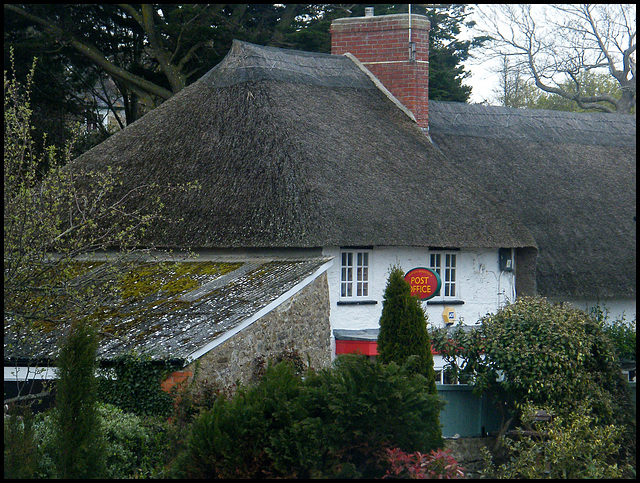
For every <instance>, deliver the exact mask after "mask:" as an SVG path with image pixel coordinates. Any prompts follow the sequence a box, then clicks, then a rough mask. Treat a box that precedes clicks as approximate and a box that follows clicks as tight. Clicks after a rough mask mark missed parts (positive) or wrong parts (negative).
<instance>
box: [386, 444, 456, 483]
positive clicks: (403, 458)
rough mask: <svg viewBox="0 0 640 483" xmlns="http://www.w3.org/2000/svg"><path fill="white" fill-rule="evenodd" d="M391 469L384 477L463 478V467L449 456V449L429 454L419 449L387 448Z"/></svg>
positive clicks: (420, 478) (432, 451)
mask: <svg viewBox="0 0 640 483" xmlns="http://www.w3.org/2000/svg"><path fill="white" fill-rule="evenodd" d="M387 458H388V460H389V464H390V466H391V469H389V470H387V474H386V475H384V478H403V479H411V480H425V479H429V480H435V479H446V480H453V479H459V478H464V468H461V467H459V466H458V462H457V461H456V460H455V458H454V457H453V456H451V450H448V449H447V450H442V449H439V450H431V452H430V453H429V454H423V453H421V452H419V451H416V452H415V453H406V452H404V451H402V450H401V449H400V448H391V449H388V450H387Z"/></svg>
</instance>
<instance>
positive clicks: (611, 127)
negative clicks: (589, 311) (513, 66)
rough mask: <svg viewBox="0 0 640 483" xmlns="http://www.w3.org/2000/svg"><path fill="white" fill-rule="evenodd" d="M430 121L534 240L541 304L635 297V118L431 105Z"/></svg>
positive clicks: (449, 151)
mask: <svg viewBox="0 0 640 483" xmlns="http://www.w3.org/2000/svg"><path fill="white" fill-rule="evenodd" d="M429 121H430V135H431V138H432V139H433V141H434V142H435V144H436V145H437V146H438V148H439V149H441V150H442V152H443V153H444V154H445V155H446V156H447V157H448V158H450V159H452V160H456V161H457V162H458V163H459V166H460V167H462V168H463V169H464V170H465V171H466V172H467V173H468V174H469V175H470V176H471V177H473V178H474V179H475V180H477V181H478V182H479V183H481V184H482V185H483V186H484V187H485V188H487V189H488V190H489V191H490V192H491V193H493V194H494V196H496V198H498V199H499V200H500V204H501V206H503V207H505V208H507V209H508V210H510V211H511V212H513V213H514V214H515V215H516V216H517V217H518V219H520V220H521V221H522V222H523V223H524V224H525V225H526V226H527V227H528V228H529V230H530V231H531V233H532V234H533V235H534V237H535V239H536V242H537V243H538V248H539V257H538V265H537V287H538V292H539V293H540V294H541V295H545V296H586V297H611V296H624V297H630V296H631V297H635V291H636V221H635V216H636V121H635V117H634V116H625V115H611V114H585V113H569V112H558V111H547V110H525V109H511V108H504V107H492V106H480V105H468V104H460V103H454V102H431V103H430V105H429Z"/></svg>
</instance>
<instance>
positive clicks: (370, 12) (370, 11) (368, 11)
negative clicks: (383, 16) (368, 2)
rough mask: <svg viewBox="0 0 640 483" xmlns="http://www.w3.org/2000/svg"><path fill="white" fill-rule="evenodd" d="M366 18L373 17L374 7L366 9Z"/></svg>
mask: <svg viewBox="0 0 640 483" xmlns="http://www.w3.org/2000/svg"><path fill="white" fill-rule="evenodd" d="M364 16H365V17H373V7H364Z"/></svg>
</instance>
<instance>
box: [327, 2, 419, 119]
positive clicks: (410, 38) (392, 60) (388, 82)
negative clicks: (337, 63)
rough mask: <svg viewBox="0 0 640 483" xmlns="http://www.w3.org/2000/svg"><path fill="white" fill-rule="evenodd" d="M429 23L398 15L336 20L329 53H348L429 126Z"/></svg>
mask: <svg viewBox="0 0 640 483" xmlns="http://www.w3.org/2000/svg"><path fill="white" fill-rule="evenodd" d="M430 27H431V26H430V24H429V20H428V19H427V18H426V17H425V16H423V15H411V14H406V13H405V14H397V15H381V16H379V17H376V16H365V17H353V18H339V19H336V20H334V21H333V23H332V24H331V53H332V54H338V55H340V54H345V53H347V52H350V53H351V54H353V55H354V56H355V57H356V58H357V59H358V60H359V61H360V62H362V64H363V65H364V66H365V67H366V68H367V69H369V70H370V71H371V72H372V73H373V74H374V75H375V76H376V77H377V78H378V79H379V80H380V82H382V84H383V85H384V86H385V87H386V88H387V89H388V90H389V91H390V92H391V93H392V94H393V95H394V96H395V97H396V98H397V99H398V100H399V101H400V102H401V103H402V104H404V106H405V107H406V108H407V109H409V110H410V111H411V112H412V113H413V115H414V116H415V118H416V121H417V122H418V125H419V126H420V127H421V128H422V129H424V130H428V126H429V29H430Z"/></svg>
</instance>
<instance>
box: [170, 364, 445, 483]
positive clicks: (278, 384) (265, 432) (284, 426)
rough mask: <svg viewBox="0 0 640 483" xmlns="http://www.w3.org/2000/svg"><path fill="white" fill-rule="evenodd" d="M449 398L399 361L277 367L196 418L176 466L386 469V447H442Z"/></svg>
mask: <svg viewBox="0 0 640 483" xmlns="http://www.w3.org/2000/svg"><path fill="white" fill-rule="evenodd" d="M441 408H442V403H441V402H440V400H439V399H438V397H437V396H433V395H430V394H428V392H427V381H426V380H425V378H424V377H422V376H421V375H419V374H416V373H415V372H413V371H408V370H407V368H401V367H399V366H397V365H396V364H390V365H388V366H385V365H382V364H379V363H376V362H372V361H369V360H367V359H366V358H364V357H361V356H342V357H340V358H338V360H337V361H336V364H335V366H334V367H333V368H331V369H327V370H323V371H319V372H310V373H308V374H307V375H306V376H305V378H304V379H302V378H301V377H300V376H298V375H296V374H295V368H294V367H293V365H292V364H291V363H290V362H287V361H284V362H281V363H279V364H276V365H269V366H268V367H267V370H266V372H265V375H264V377H263V379H262V380H261V381H260V382H259V383H258V384H257V385H255V386H252V387H248V388H241V389H240V390H239V391H238V393H237V394H236V396H235V397H234V398H231V399H224V398H219V399H217V400H216V402H215V404H214V407H213V409H212V410H211V411H208V412H205V413H203V414H202V415H201V416H200V418H199V419H198V420H197V421H196V422H195V423H194V426H193V428H192V432H191V434H190V437H189V439H188V442H187V450H186V451H185V453H184V454H183V455H182V456H181V457H180V458H179V460H178V462H177V464H176V473H177V476H180V477H186V478H212V477H217V478H233V477H236V478H238V477H242V478H262V477H297V478H310V477H381V476H383V475H384V474H385V471H386V469H387V468H386V465H385V463H384V461H385V456H386V453H385V449H386V448H389V447H392V446H393V447H401V448H407V450H409V451H416V450H420V451H429V450H430V449H435V448H437V447H439V446H441V445H442V438H441V430H440V428H439V427H433V426H432V423H431V422H432V421H433V420H434V418H433V415H434V414H436V415H437V414H438V413H439V412H440V409H441Z"/></svg>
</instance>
